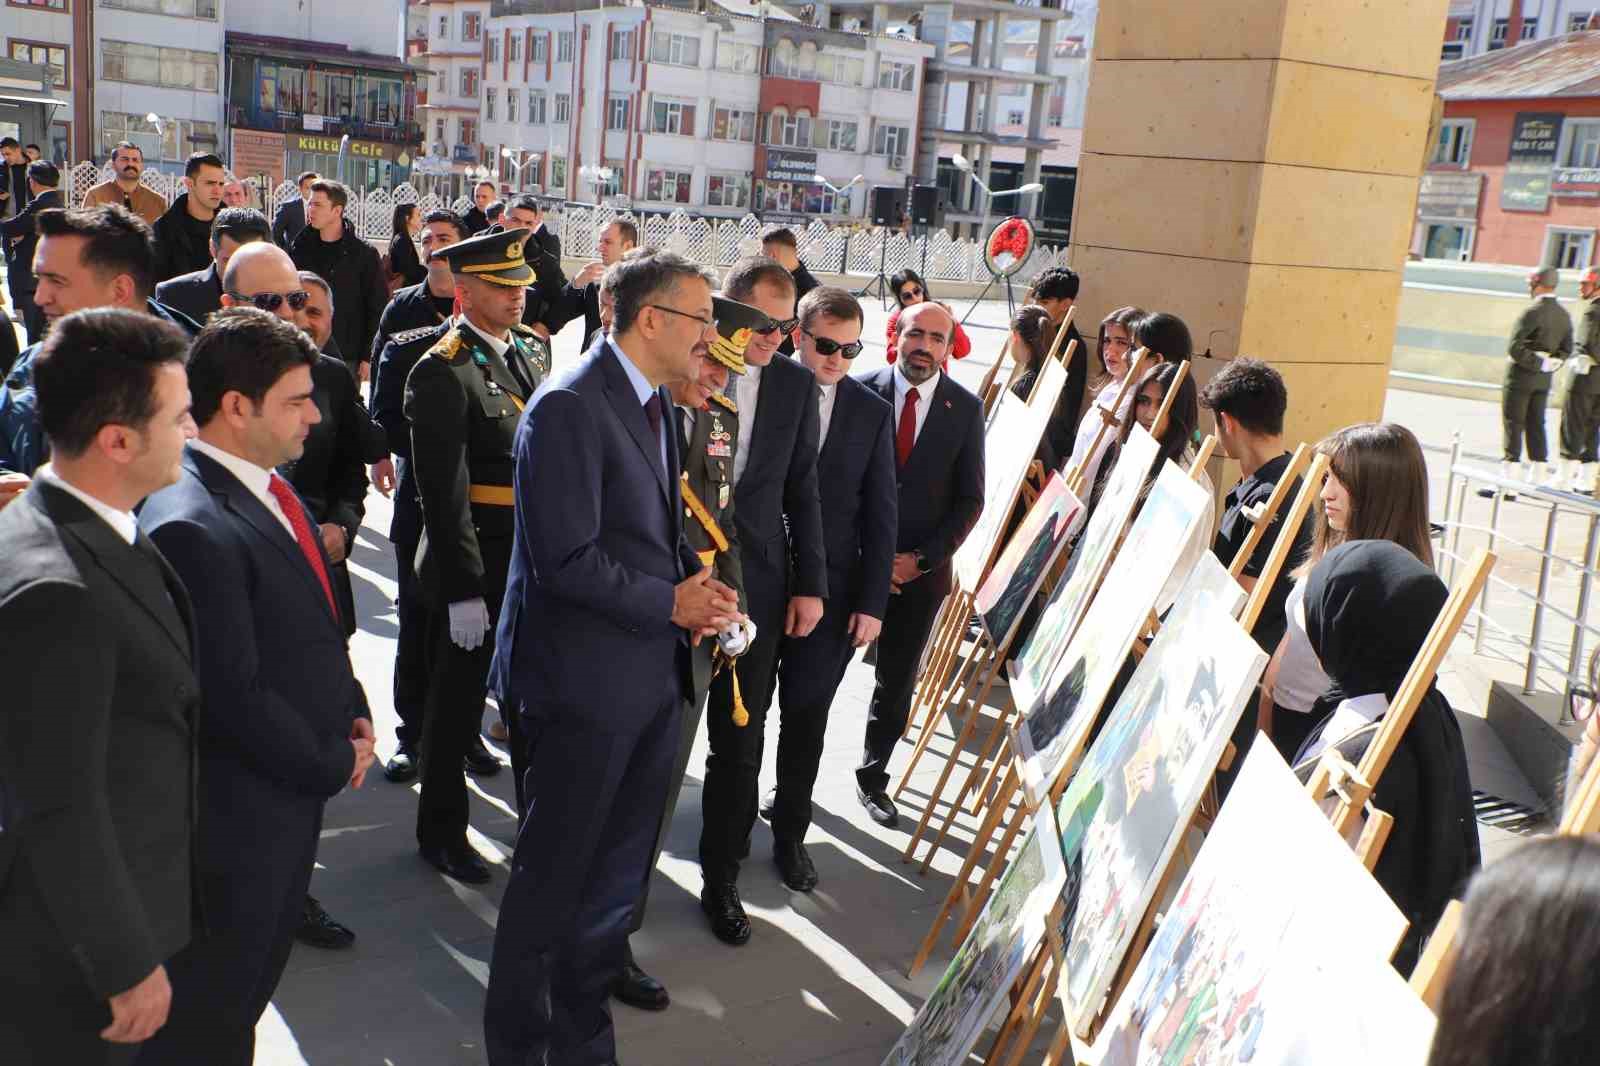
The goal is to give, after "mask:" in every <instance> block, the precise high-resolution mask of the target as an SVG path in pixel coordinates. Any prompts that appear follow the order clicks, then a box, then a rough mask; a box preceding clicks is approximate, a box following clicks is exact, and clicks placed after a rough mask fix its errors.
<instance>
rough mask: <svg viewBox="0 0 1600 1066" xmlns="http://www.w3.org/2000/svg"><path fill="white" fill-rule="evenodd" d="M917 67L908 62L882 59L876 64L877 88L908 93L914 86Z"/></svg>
mask: <svg viewBox="0 0 1600 1066" xmlns="http://www.w3.org/2000/svg"><path fill="white" fill-rule="evenodd" d="M916 84H917V68H916V67H915V66H913V65H912V64H910V63H896V62H894V61H893V60H888V59H886V60H884V61H883V62H882V63H881V64H879V66H878V88H880V89H895V90H897V91H899V92H903V93H908V92H910V91H911V90H912V89H914V88H915V87H916Z"/></svg>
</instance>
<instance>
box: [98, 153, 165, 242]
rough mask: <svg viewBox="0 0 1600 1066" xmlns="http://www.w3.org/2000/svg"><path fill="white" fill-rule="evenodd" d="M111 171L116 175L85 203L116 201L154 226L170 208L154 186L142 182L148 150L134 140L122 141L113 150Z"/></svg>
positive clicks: (100, 186)
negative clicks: (145, 150)
mask: <svg viewBox="0 0 1600 1066" xmlns="http://www.w3.org/2000/svg"><path fill="white" fill-rule="evenodd" d="M111 171H112V173H113V174H115V175H116V177H114V178H112V179H111V180H110V181H102V182H101V183H100V184H99V185H96V186H95V187H94V188H92V189H90V190H89V191H88V192H87V193H85V194H84V196H83V206H84V207H99V206H100V205H101V204H116V205H117V206H119V207H124V208H127V209H128V210H129V211H131V212H133V213H134V214H135V215H138V216H139V217H140V218H142V219H144V220H145V223H146V224H147V225H151V226H154V225H155V224H156V222H157V221H158V220H159V219H160V218H161V215H162V213H163V212H165V211H166V209H167V202H166V201H165V200H163V199H162V198H161V194H160V193H158V192H156V191H155V190H154V189H147V188H145V187H144V186H143V185H140V184H139V175H141V174H143V173H144V152H143V151H141V150H140V148H139V146H138V145H136V144H134V143H133V142H132V141H118V142H117V144H116V147H114V148H112V149H111Z"/></svg>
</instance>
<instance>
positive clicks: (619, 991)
mask: <svg viewBox="0 0 1600 1066" xmlns="http://www.w3.org/2000/svg"><path fill="white" fill-rule="evenodd" d="M611 994H612V995H613V996H615V997H617V998H618V999H620V1000H621V1001H622V1002H624V1003H626V1004H627V1005H628V1006H630V1007H638V1008H639V1009H640V1010H666V1009H667V1006H668V1004H670V1003H671V1002H672V1000H671V999H669V998H668V996H667V986H666V985H664V984H662V983H661V982H660V981H657V980H656V979H655V978H654V977H651V976H650V975H649V974H647V973H645V972H644V971H643V970H641V969H639V966H638V964H637V963H635V962H633V961H632V960H631V959H630V960H629V961H627V962H625V963H623V964H622V972H621V973H620V974H618V975H617V979H616V980H615V981H613V982H611Z"/></svg>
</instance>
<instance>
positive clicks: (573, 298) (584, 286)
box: [550, 218, 639, 340]
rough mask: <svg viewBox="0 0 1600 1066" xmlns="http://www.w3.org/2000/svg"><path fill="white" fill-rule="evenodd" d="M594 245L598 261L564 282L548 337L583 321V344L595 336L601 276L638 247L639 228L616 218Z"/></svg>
mask: <svg viewBox="0 0 1600 1066" xmlns="http://www.w3.org/2000/svg"><path fill="white" fill-rule="evenodd" d="M594 243H595V251H596V252H597V253H599V256H600V261H599V262H596V263H590V264H589V265H588V266H586V267H584V268H583V269H582V270H580V271H578V272H577V273H576V274H574V275H573V276H572V280H571V281H569V282H567V287H566V288H565V289H563V290H562V291H561V310H560V313H559V314H552V315H551V316H550V322H551V323H552V324H551V326H550V332H551V333H555V332H556V331H557V330H559V329H561V327H562V326H565V325H566V324H567V323H568V322H571V321H572V320H573V319H576V318H579V317H582V319H583V336H584V338H585V340H587V339H588V338H590V337H593V336H594V331H595V330H597V329H599V328H600V275H602V274H604V273H605V272H606V268H608V267H610V266H611V265H612V264H613V263H615V262H616V261H617V260H619V259H621V258H622V256H623V255H624V254H625V253H626V252H629V251H631V250H633V249H634V248H637V247H638V246H639V227H638V226H635V225H634V224H633V223H632V222H629V221H628V220H627V219H625V218H619V219H617V220H616V221H614V222H612V223H610V224H609V225H608V226H606V228H605V229H603V230H601V231H600V236H599V237H597V238H595V242H594Z"/></svg>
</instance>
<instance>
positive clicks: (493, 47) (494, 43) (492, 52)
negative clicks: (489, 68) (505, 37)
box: [484, 33, 500, 63]
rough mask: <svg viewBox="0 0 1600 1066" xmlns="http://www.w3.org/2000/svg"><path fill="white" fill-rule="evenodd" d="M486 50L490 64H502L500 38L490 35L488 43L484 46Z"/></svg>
mask: <svg viewBox="0 0 1600 1066" xmlns="http://www.w3.org/2000/svg"><path fill="white" fill-rule="evenodd" d="M484 49H485V51H486V52H487V58H488V60H489V62H491V63H498V62H500V38H498V37H496V36H495V35H494V34H492V33H491V34H490V35H489V41H488V43H487V44H486V45H484Z"/></svg>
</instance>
